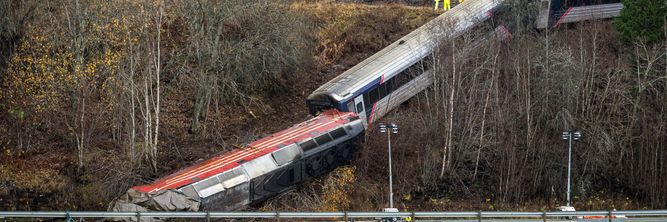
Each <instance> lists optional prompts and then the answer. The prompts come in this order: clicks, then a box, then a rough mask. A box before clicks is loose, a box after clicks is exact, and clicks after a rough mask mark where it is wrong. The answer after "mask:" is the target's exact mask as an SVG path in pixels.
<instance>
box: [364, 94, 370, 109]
mask: <svg viewBox="0 0 667 222" xmlns="http://www.w3.org/2000/svg"><path fill="white" fill-rule="evenodd" d="M370 94H371V93H370V91H369V92H367V93H364V104H366V105H367V106H368V105H370V104H371V100H370Z"/></svg>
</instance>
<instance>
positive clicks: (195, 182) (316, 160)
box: [121, 110, 364, 211]
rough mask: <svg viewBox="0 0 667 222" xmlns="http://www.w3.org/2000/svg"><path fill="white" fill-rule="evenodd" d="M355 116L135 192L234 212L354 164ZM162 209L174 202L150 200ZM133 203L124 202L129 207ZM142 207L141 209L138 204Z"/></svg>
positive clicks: (251, 147) (260, 143) (268, 140)
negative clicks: (168, 194)
mask: <svg viewBox="0 0 667 222" xmlns="http://www.w3.org/2000/svg"><path fill="white" fill-rule="evenodd" d="M363 130H364V128H363V125H362V122H361V120H360V119H359V117H358V116H357V115H356V114H354V113H349V112H339V111H336V110H330V111H326V112H324V113H323V114H322V115H320V116H317V117H315V118H313V119H310V120H308V121H306V122H303V123H300V124H297V125H294V126H292V127H290V128H288V129H286V130H283V131H280V132H278V133H275V134H272V135H270V136H267V137H264V138H262V139H260V140H257V141H254V142H252V143H250V144H248V145H247V147H245V148H243V149H238V150H235V151H232V152H229V153H226V154H223V155H219V156H216V157H214V158H212V159H209V160H208V161H205V162H202V163H199V164H197V165H194V166H191V167H188V168H186V169H183V170H181V171H178V172H176V173H174V174H172V175H169V176H167V177H164V178H162V179H159V180H157V181H155V182H154V183H152V184H148V185H143V186H136V187H132V188H131V190H133V191H136V192H138V193H141V194H146V195H148V196H151V194H162V193H161V191H166V190H177V191H178V193H181V194H183V195H185V196H187V197H189V198H191V199H194V200H197V202H198V203H200V204H201V208H200V210H225V211H228V210H234V209H238V208H241V207H243V206H245V205H248V204H253V203H258V202H261V201H263V200H265V199H266V198H269V197H271V196H273V195H275V194H278V193H280V192H282V191H284V190H286V189H289V188H290V187H292V186H293V185H295V184H298V183H300V182H302V181H304V180H307V179H309V178H311V177H315V176H318V175H320V174H322V173H325V172H329V171H330V170H332V169H334V168H335V167H337V166H339V165H342V164H345V163H347V162H348V161H349V160H351V158H352V155H353V153H354V152H355V150H356V149H357V145H358V140H359V139H360V138H361V137H362V136H361V135H362V134H363ZM151 198H152V200H153V201H156V202H160V201H162V202H163V203H159V205H169V204H171V203H169V201H171V199H172V198H160V197H159V196H151ZM128 201H131V200H129V199H128V200H126V201H124V202H123V201H121V204H128V203H127V202H128ZM135 204H139V203H135Z"/></svg>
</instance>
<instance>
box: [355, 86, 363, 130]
mask: <svg viewBox="0 0 667 222" xmlns="http://www.w3.org/2000/svg"><path fill="white" fill-rule="evenodd" d="M354 104H355V107H356V108H355V112H356V113H357V115H358V116H359V118H361V121H363V122H364V126H365V125H366V112H365V110H364V95H363V94H362V95H359V96H357V98H354Z"/></svg>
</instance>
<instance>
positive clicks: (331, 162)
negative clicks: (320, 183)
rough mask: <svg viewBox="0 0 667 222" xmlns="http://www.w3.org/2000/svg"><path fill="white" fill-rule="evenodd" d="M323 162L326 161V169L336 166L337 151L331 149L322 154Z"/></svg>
mask: <svg viewBox="0 0 667 222" xmlns="http://www.w3.org/2000/svg"><path fill="white" fill-rule="evenodd" d="M322 159H323V160H322V162H324V169H325V170H331V169H333V168H335V167H336V152H335V151H334V150H329V151H327V152H326V153H324V155H322Z"/></svg>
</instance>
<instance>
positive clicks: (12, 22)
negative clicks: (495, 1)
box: [0, 0, 436, 210]
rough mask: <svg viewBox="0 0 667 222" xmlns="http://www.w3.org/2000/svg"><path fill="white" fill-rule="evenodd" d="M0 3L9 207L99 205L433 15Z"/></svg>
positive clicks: (4, 195)
mask: <svg viewBox="0 0 667 222" xmlns="http://www.w3.org/2000/svg"><path fill="white" fill-rule="evenodd" d="M0 14H2V15H3V18H2V20H0V21H1V22H2V23H0V30H2V32H1V34H2V36H1V38H2V39H3V41H2V57H1V58H2V60H0V64H2V66H0V67H2V69H0V74H1V75H0V76H1V77H2V78H0V84H1V85H2V88H1V89H0V141H1V144H2V154H0V207H1V208H2V209H17V210H18V209H23V210H25V209H32V210H38V209H70V210H76V209H78V210H104V209H106V204H107V203H108V202H109V201H110V200H111V199H113V198H115V197H117V196H119V195H120V194H121V193H124V192H125V191H126V190H127V189H128V188H129V187H130V186H133V185H138V184H144V183H147V182H150V181H152V180H154V179H156V178H159V177H161V176H164V175H166V174H169V173H172V172H174V171H176V170H178V169H180V168H182V167H185V166H188V165H191V164H193V163H195V162H197V161H200V160H203V159H207V158H209V157H211V156H212V155H215V154H219V153H221V152H226V151H229V150H231V149H234V148H235V147H237V146H240V145H241V144H243V143H247V142H250V141H252V140H255V139H258V138H259V137H261V136H264V135H267V134H268V133H270V132H275V131H278V130H281V129H284V128H286V127H288V126H290V125H292V124H295V123H299V122H301V121H303V120H304V119H305V118H306V117H307V116H308V114H307V108H306V107H305V103H304V101H305V97H306V96H307V95H308V94H309V93H310V92H311V91H312V90H314V89H315V88H317V87H318V86H319V85H321V84H323V83H324V82H326V81H328V80H329V79H331V78H333V77H334V76H335V75H337V74H339V73H340V72H342V71H344V70H345V69H347V68H349V67H351V66H352V65H354V64H356V63H357V62H359V61H361V60H362V59H364V58H366V57H367V56H369V55H371V54H372V53H374V52H376V51H378V50H380V49H381V48H382V47H384V46H385V45H388V44H389V43H390V42H392V41H394V40H396V39H398V38H399V37H401V36H402V35H404V34H406V33H407V32H409V31H411V30H412V29H414V28H416V27H418V26H420V25H421V24H423V23H425V22H426V21H428V20H430V18H432V17H434V16H435V15H436V13H434V12H432V11H431V10H428V9H425V8H409V7H404V6H398V5H389V6H367V5H359V4H336V3H334V2H311V3H308V2H295V3H290V4H284V3H276V2H274V1H250V2H249V1H236V0H226V1H211V2H209V1H183V2H164V3H163V2H161V1H124V0H118V1H79V2H65V3H63V4H48V3H47V4H42V3H41V2H39V1H9V0H7V1H0ZM5 40H6V41H5Z"/></svg>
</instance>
